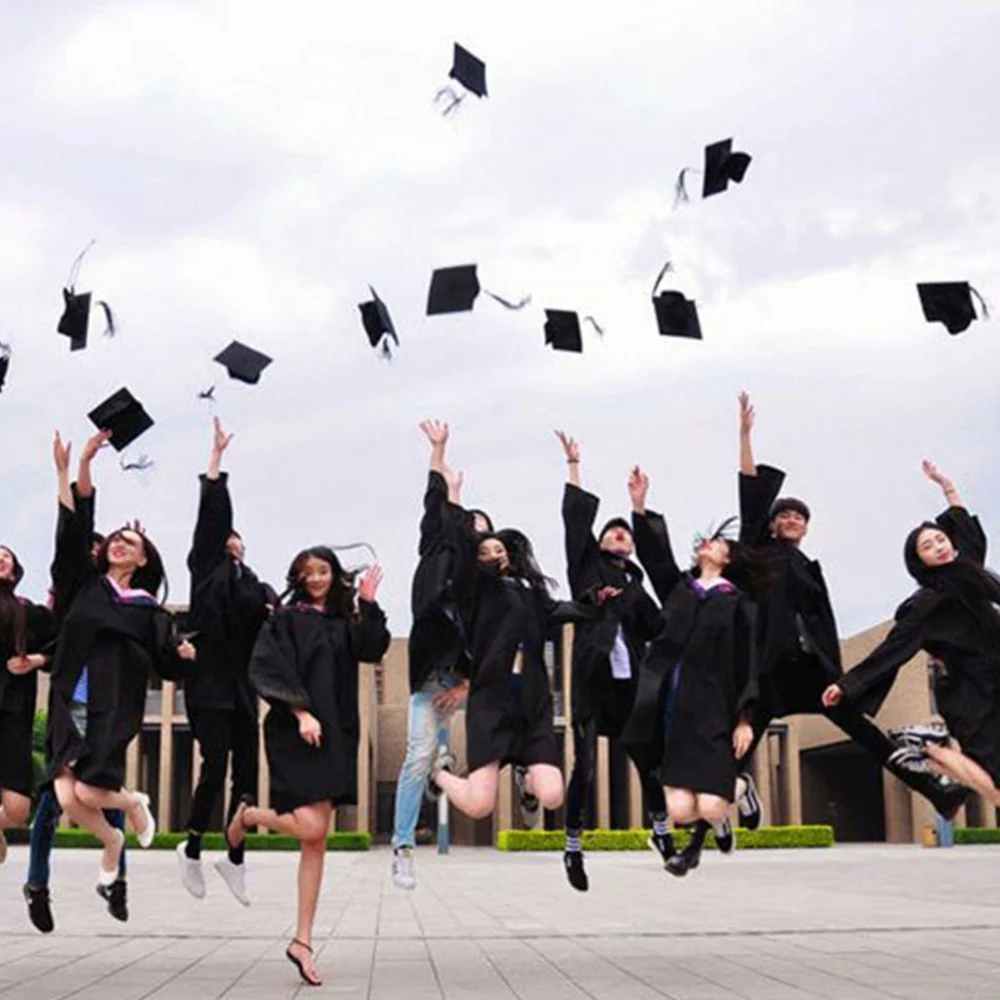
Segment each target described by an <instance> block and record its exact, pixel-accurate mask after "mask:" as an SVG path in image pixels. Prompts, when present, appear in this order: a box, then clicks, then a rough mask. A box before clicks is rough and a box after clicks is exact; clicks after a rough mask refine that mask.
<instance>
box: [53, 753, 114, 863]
mask: <svg viewBox="0 0 1000 1000" xmlns="http://www.w3.org/2000/svg"><path fill="white" fill-rule="evenodd" d="M54 784H55V789H56V798H57V799H58V800H59V805H60V806H61V807H62V810H63V812H65V813H66V815H67V816H69V818H70V819H71V820H72V821H73V822H74V823H76V825H77V826H81V827H83V828H84V829H85V830H89V831H90V832H91V833H92V834H93V835H94V836H95V837H97V839H98V840H99V841H100V842H101V844H102V846H103V847H104V853H103V854H102V855H101V868H102V869H103V870H104V871H106V872H110V871H113V870H117V868H118V862H119V860H120V859H121V853H122V846H123V845H124V841H123V839H122V838H120V837H119V836H118V833H117V831H116V830H115V828H114V827H113V826H112V825H111V824H110V823H109V822H108V821H107V820H106V819H105V818H104V813H103V812H101V810H100V809H95V808H93V807H92V806H89V805H87V804H86V803H85V802H83V801H82V800H81V799H80V798H79V796H78V795H77V790H78V789H79V788H80V787H81V784H80V782H78V781H77V780H76V778H74V777H73V775H72V774H70V773H69V772H68V771H65V772H63V773H62V774H61V775H60V776H59V777H58V778H56V780H55V782H54ZM83 787H86V786H83Z"/></svg>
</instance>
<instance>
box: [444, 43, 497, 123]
mask: <svg viewBox="0 0 1000 1000" xmlns="http://www.w3.org/2000/svg"><path fill="white" fill-rule="evenodd" d="M448 76H449V77H450V78H451V79H452V80H457V81H458V82H459V83H460V84H461V85H462V86H463V87H464V88H465V90H466V91H467V92H469V93H473V94H475V95H476V97H488V96H489V95H488V94H487V92H486V63H484V62H483V61H482V59H478V58H476V56H474V55H473V54H472V53H471V52H470V51H469V50H468V49H466V48H463V47H462V46H461V45H459V44H458V42H455V51H454V55H453V56H452V62H451V71H450V72H449V73H448ZM445 98H446V99H447V101H448V103H447V104H446V105H445V107H444V110H443V111H442V112H441V113H442V114H443V115H449V114H451V112H452V111H454V110H455V109H456V108H457V107H458V106H459V105H460V104H461V103H462V101H464V100H465V94H464V93H463V94H459V93H458V92H457V91H456V90H455V88H454V87H452V86H450V85H448V86H445V87H442V88H441V89H440V90H439V91H438V92H437V93H436V94H435V95H434V103H435V104H437V103H438V102H439V101H441V100H442V99H445Z"/></svg>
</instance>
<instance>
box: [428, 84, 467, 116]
mask: <svg viewBox="0 0 1000 1000" xmlns="http://www.w3.org/2000/svg"><path fill="white" fill-rule="evenodd" d="M443 97H447V98H448V104H447V106H446V107H445V109H444V110H443V111H442V112H441V117H442V118H447V117H448V115H450V114H451V113H452V112H453V111H454V110H455V109H456V108H457V107H458V106H459V105H460V104H461V103H462V101H464V100H465V94H459V93H458V92H457V91H456V90H455V88H454V87H451V86H445V87H442V88H441V89H440V90H439V91H438V92H437V93H436V94H435V95H434V103H435V104H439V103H440V101H441V99H442V98H443Z"/></svg>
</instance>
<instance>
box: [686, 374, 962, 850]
mask: <svg viewBox="0 0 1000 1000" xmlns="http://www.w3.org/2000/svg"><path fill="white" fill-rule="evenodd" d="M753 423H754V410H753V407H752V406H751V405H750V399H749V397H748V396H747V395H746V393H743V394H742V395H741V396H740V473H739V493H740V541H742V542H745V543H746V544H748V545H753V546H755V547H757V548H758V549H760V550H761V551H763V552H764V553H765V554H766V555H767V557H768V562H769V569H770V571H771V585H770V590H769V592H768V595H767V597H766V598H765V599H764V600H763V601H762V602H761V604H760V626H761V627H760V631H759V633H758V643H759V657H760V659H759V669H760V697H759V699H758V701H757V704H756V708H755V712H754V717H753V720H752V725H753V731H754V742H753V746H751V748H750V752H749V753H748V754H747V759H748V760H749V758H750V757H751V756H752V754H753V752H754V750H755V749H756V747H757V744H758V743H759V742H760V741H761V739H762V738H763V737H764V735H765V733H766V732H767V727H768V726H769V725H770V723H771V720H772V719H776V718H777V719H780V718H784V717H785V716H786V715H814V714H822V715H825V716H826V717H827V718H828V719H829V720H830V721H831V722H832V723H833V724H834V725H835V726H837V727H838V728H839V729H841V730H843V732H845V733H846V734H847V735H848V736H850V737H851V739H853V740H854V741H855V742H857V743H859V744H860V745H861V746H863V747H864V748H865V749H866V750H867V751H868V752H869V753H870V754H871V755H872V756H873V757H874V758H875V759H876V760H877V761H878V762H879V764H881V765H882V767H884V768H886V769H887V770H888V771H889V772H890V773H891V774H894V775H895V776H896V777H897V778H899V779H900V781H902V782H904V784H906V785H908V786H909V787H910V788H912V789H913V790H914V791H916V792H919V793H920V794H921V795H923V796H924V797H925V798H926V799H928V801H930V803H931V804H932V805H933V806H934V808H935V809H936V810H937V811H938V812H939V813H941V815H942V816H945V817H946V818H950V817H951V816H953V815H954V814H955V813H956V812H957V811H958V809H959V808H960V807H961V805H962V803H963V802H964V801H965V799H966V797H967V796H968V794H969V791H968V789H967V788H964V787H963V786H961V785H956V784H955V783H954V782H942V781H941V780H940V779H938V778H937V777H936V776H935V775H932V774H926V773H925V774H920V773H915V772H913V771H910V770H906V769H904V768H901V767H898V766H895V765H894V764H893V763H891V762H890V761H889V757H890V755H891V754H893V752H894V751H896V750H898V749H899V748H898V746H897V745H896V744H895V743H893V741H892V740H890V739H889V737H888V736H886V734H885V733H883V732H882V730H881V729H879V727H878V726H877V725H875V723H874V722H873V721H872V719H871V716H872V715H874V714H875V712H877V711H878V709H879V707H880V705H881V704H882V702H883V701H884V700H885V696H886V695H887V694H888V692H889V687H888V686H884V687H883V688H882V689H881V690H878V691H875V692H873V693H872V697H870V698H869V699H868V700H867V702H866V703H865V704H863V705H861V706H858V707H849V706H846V705H843V704H841V705H838V706H836V707H835V708H829V709H828V708H824V707H823V706H822V704H821V700H820V699H821V698H822V694H823V691H824V690H825V689H826V687H827V685H829V684H832V683H834V682H835V681H836V679H837V678H838V677H840V676H841V675H842V674H843V672H844V668H843V666H842V664H841V661H840V642H839V639H838V637H837V623H836V619H835V618H834V614H833V608H832V606H831V604H830V595H829V593H828V591H827V588H826V581H825V580H824V579H823V574H822V571H821V570H820V566H819V563H818V562H816V561H815V560H813V559H810V558H809V557H808V556H807V555H806V554H805V553H804V552H803V551H802V541H803V539H804V538H805V536H806V533H807V532H808V530H809V519H810V511H809V508H808V507H807V506H806V504H805V503H803V501H801V500H798V499H795V498H792V497H781V496H779V494H780V492H781V487H782V484H783V483H784V479H785V474H784V472H782V471H781V470H780V469H776V468H774V467H772V466H769V465H757V464H755V462H754V457H753V446H752V441H751V434H752V431H753ZM751 787H752V786H751ZM739 807H740V812H741V813H744V812H745V810H746V809H747V803H746V802H745V801H743V800H741V801H740V803H739ZM703 837H704V830H702V829H701V828H699V830H698V831H696V835H695V838H694V839H693V840H692V846H691V848H690V850H689V852H688V853H689V855H690V856H689V859H688V860H689V866H691V862H692V861H693V863H694V864H697V860H696V859H697V852H698V851H699V850H700V843H701V840H702V839H703Z"/></svg>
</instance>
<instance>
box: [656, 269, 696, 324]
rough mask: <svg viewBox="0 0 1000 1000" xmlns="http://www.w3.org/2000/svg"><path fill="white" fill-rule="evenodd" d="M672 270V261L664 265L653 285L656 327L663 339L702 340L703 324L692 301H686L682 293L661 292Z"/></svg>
mask: <svg viewBox="0 0 1000 1000" xmlns="http://www.w3.org/2000/svg"><path fill="white" fill-rule="evenodd" d="M669 270H671V267H670V261H667V263H666V264H664V265H663V268H662V270H661V271H660V273H659V275H657V278H656V283H655V284H654V285H653V309H654V310H655V311H656V325H657V326H658V327H659V329H660V335H661V336H663V337H690V338H691V339H693V340H701V323H699V322H698V310H697V309H696V308H695V304H694V301H693V300H692V299H686V298H685V297H684V295H683V293H681V292H674V291H670V292H660V294H659V295H657V294H656V292H657V289H658V288H659V287H660V282H661V281H662V280H663V277H664V275H665V274H666V273H667V272H668V271H669Z"/></svg>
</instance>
